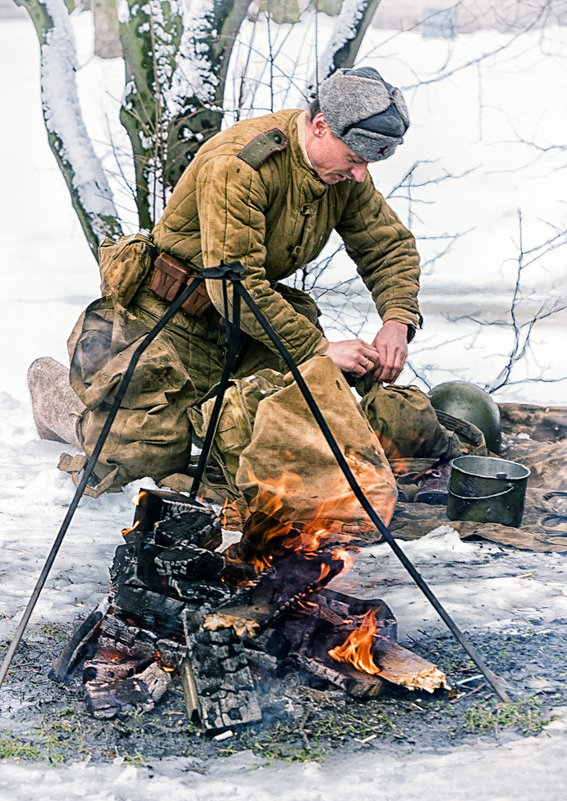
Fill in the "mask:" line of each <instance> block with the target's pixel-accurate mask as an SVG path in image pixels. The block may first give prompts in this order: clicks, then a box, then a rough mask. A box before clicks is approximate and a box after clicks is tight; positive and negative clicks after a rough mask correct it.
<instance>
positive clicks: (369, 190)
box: [337, 175, 422, 338]
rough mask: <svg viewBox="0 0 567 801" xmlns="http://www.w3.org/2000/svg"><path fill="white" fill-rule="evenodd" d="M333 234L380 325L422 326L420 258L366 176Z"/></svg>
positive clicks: (410, 235)
mask: <svg viewBox="0 0 567 801" xmlns="http://www.w3.org/2000/svg"><path fill="white" fill-rule="evenodd" d="M337 231H338V233H339V234H340V235H341V237H342V239H343V240H344V243H345V247H346V250H347V253H348V254H349V256H350V257H351V258H352V259H353V260H354V262H355V263H356V265H357V269H358V272H359V274H360V276H361V278H362V280H363V281H364V283H365V284H366V286H367V287H368V289H369V290H370V292H371V293H372V297H373V299H374V303H375V304H376V308H377V310H378V313H379V315H380V317H381V318H382V320H383V322H386V321H387V320H397V321H398V322H400V323H405V324H406V325H408V326H409V332H410V338H411V336H413V334H414V333H415V329H416V328H418V327H420V326H421V322H422V318H421V314H420V312H419V304H418V300H417V295H418V292H419V276H420V269H419V254H418V252H417V249H416V246H415V239H414V237H413V236H412V234H411V233H410V231H408V229H407V228H406V227H405V226H404V225H403V224H402V223H401V222H400V220H399V218H398V217H397V216H396V214H395V213H394V212H393V211H392V209H391V208H390V207H389V206H388V204H387V203H386V201H385V200H384V198H383V197H382V195H381V194H380V193H379V192H378V191H377V190H376V189H375V187H374V184H373V183H372V179H371V178H370V176H369V175H367V176H366V179H365V180H364V181H363V182H362V183H360V184H356V185H355V186H354V187H353V190H352V193H351V195H350V197H349V201H348V203H347V205H346V207H345V211H344V212H343V214H342V216H341V219H340V221H339V224H338V225H337Z"/></svg>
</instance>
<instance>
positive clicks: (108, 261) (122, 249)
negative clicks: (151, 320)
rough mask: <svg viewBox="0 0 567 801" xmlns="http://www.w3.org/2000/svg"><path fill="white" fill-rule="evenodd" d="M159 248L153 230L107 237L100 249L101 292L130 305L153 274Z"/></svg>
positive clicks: (120, 302) (122, 303)
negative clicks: (145, 280) (151, 272)
mask: <svg viewBox="0 0 567 801" xmlns="http://www.w3.org/2000/svg"><path fill="white" fill-rule="evenodd" d="M156 252H157V250H156V247H155V244H154V241H153V239H152V236H151V234H149V233H144V232H142V231H139V232H138V233H136V234H129V235H127V236H121V237H120V239H119V240H118V241H114V240H113V239H110V238H109V237H106V238H105V239H104V240H103V241H102V243H101V244H100V247H99V249H98V263H99V269H100V292H101V295H102V297H108V296H110V297H112V298H113V299H114V300H115V301H117V302H118V303H119V304H120V305H121V306H124V307H127V306H128V304H129V303H130V301H131V300H132V298H133V297H134V295H135V294H136V292H137V291H138V289H139V288H140V285H141V284H142V282H143V281H144V279H145V278H146V276H147V275H148V274H149V272H150V270H151V267H152V262H153V259H154V256H155V254H156Z"/></svg>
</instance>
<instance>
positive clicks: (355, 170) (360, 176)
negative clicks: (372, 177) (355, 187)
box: [350, 164, 368, 183]
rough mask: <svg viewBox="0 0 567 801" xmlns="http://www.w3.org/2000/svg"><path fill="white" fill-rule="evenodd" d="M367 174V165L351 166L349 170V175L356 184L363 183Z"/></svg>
mask: <svg viewBox="0 0 567 801" xmlns="http://www.w3.org/2000/svg"><path fill="white" fill-rule="evenodd" d="M367 172H368V164H353V165H352V167H351V168H350V174H351V175H352V177H353V178H354V180H355V181H358V183H361V182H362V181H364V179H365V177H366V173H367Z"/></svg>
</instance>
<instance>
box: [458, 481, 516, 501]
mask: <svg viewBox="0 0 567 801" xmlns="http://www.w3.org/2000/svg"><path fill="white" fill-rule="evenodd" d="M513 489H514V485H513V484H510V486H509V487H508V489H505V490H504V492H496V493H495V494H494V495H457V493H456V492H453V491H452V490H451V489H450V488H449V495H452V496H453V498H458V499H459V500H460V501H488V500H490V499H492V498H501V497H502V496H503V495H508V493H509V492H512V490H513Z"/></svg>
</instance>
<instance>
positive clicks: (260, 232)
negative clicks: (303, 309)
mask: <svg viewBox="0 0 567 801" xmlns="http://www.w3.org/2000/svg"><path fill="white" fill-rule="evenodd" d="M267 202H268V201H267V196H266V191H265V188H264V185H263V183H262V181H261V178H260V176H259V175H258V173H257V172H256V171H255V170H254V169H252V168H251V167H249V166H248V165H247V164H245V163H244V162H243V161H242V160H240V159H238V158H237V157H235V156H232V155H230V156H220V157H215V158H212V159H210V160H209V161H208V163H207V164H206V165H203V167H202V168H201V169H200V171H199V176H198V179H197V206H198V209H199V220H200V228H201V244H202V249H203V265H204V266H205V267H213V266H215V265H217V264H220V262H221V261H224V262H231V261H240V262H241V263H242V265H243V267H244V271H245V276H246V277H245V281H244V286H245V287H246V289H247V290H248V292H249V293H250V295H251V296H252V298H253V299H254V301H255V302H256V303H257V304H258V306H259V307H260V309H261V311H262V312H263V313H264V315H265V316H266V317H267V318H268V320H269V321H270V323H271V324H272V326H273V327H274V329H275V331H276V332H277V333H278V335H279V336H280V338H281V340H282V342H283V344H284V345H285V346H286V348H287V349H288V350H289V352H290V353H291V355H292V356H293V358H294V359H295V361H297V362H298V363H301V362H303V361H305V360H306V359H308V358H310V357H311V356H315V355H317V354H321V353H324V352H325V351H326V349H327V346H328V342H327V340H326V339H324V337H323V335H322V333H321V332H320V331H319V330H318V329H317V328H316V327H315V326H314V325H313V324H312V323H310V322H309V320H307V319H306V318H305V317H304V316H303V315H302V314H299V313H298V312H296V311H295V309H294V308H293V306H291V305H290V304H289V303H288V302H287V301H285V300H284V299H283V298H282V296H281V295H280V294H279V293H278V292H276V291H275V290H274V289H273V288H272V287H271V285H270V282H269V281H268V280H267V278H266V272H265V269H264V262H265V257H266V249H265V244H264V237H265V230H266V221H265V215H264V211H263V210H264V209H265V208H266V207H267ZM207 290H208V292H209V296H210V298H211V300H212V302H213V304H214V306H215V307H216V309H217V310H218V311H219V313H221V314H224V301H223V293H222V285H221V282H220V281H215V280H208V281H207ZM230 314H231V315H232V310H230ZM241 327H242V329H243V330H244V331H246V333H248V334H250V335H251V336H252V337H254V338H255V339H258V340H260V341H261V342H263V343H264V344H265V345H267V346H268V347H269V348H271V349H272V350H274V346H273V344H272V342H271V340H270V339H269V338H268V337H267V336H266V334H265V333H264V331H263V329H262V328H261V327H260V324H259V323H258V322H257V320H256V319H255V317H254V316H253V314H252V313H251V312H250V311H249V309H248V308H247V307H244V306H243V308H242V322H241Z"/></svg>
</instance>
